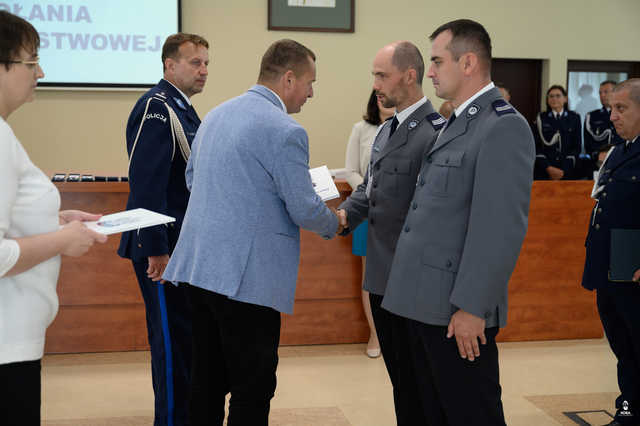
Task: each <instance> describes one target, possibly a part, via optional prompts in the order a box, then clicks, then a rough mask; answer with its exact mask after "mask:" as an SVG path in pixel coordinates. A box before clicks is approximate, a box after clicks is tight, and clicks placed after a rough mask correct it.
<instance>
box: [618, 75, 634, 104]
mask: <svg viewBox="0 0 640 426" xmlns="http://www.w3.org/2000/svg"><path fill="white" fill-rule="evenodd" d="M623 90H628V91H629V99H631V100H632V101H633V102H634V103H635V104H636V105H640V78H630V79H629V80H625V81H623V82H621V83H618V84H617V85H616V87H614V88H613V91H614V92H621V91H623Z"/></svg>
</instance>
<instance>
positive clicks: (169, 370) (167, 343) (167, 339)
mask: <svg viewBox="0 0 640 426" xmlns="http://www.w3.org/2000/svg"><path fill="white" fill-rule="evenodd" d="M157 287H158V301H159V302H160V318H161V321H162V338H163V341H164V351H165V356H166V359H165V361H166V362H165V367H166V371H165V375H166V381H167V425H168V426H173V405H174V404H173V357H172V352H171V335H170V333H169V317H168V314H167V301H166V299H165V295H164V284H158V286H157Z"/></svg>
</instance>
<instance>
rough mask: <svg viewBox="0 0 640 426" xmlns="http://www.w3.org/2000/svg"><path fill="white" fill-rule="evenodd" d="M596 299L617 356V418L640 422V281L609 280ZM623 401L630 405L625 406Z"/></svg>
mask: <svg viewBox="0 0 640 426" xmlns="http://www.w3.org/2000/svg"><path fill="white" fill-rule="evenodd" d="M597 303H598V312H599V313H600V320H601V321H602V326H603V327H604V332H605V334H606V336H607V340H609V345H610V346H611V350H612V351H613V353H614V354H615V356H616V358H617V359H618V386H619V387H620V395H619V396H618V398H617V399H616V408H617V409H618V414H617V416H616V419H617V420H619V421H620V423H622V424H625V425H626V424H633V425H640V419H639V418H638V416H639V413H638V410H639V408H638V407H640V284H637V283H629V284H626V283H624V284H623V283H609V285H608V286H606V287H602V288H599V289H598V290H597ZM624 401H627V404H624ZM624 405H626V406H627V407H628V409H626V410H623V408H624ZM622 411H628V412H630V414H631V415H630V416H629V415H626V416H625V415H624V414H625V413H622Z"/></svg>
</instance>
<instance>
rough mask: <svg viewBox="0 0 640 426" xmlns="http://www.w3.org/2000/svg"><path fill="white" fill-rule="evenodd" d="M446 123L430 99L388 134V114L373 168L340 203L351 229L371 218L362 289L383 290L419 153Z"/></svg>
mask: <svg viewBox="0 0 640 426" xmlns="http://www.w3.org/2000/svg"><path fill="white" fill-rule="evenodd" d="M444 123H445V120H444V119H443V118H442V117H441V116H440V115H439V114H438V113H437V112H435V110H434V109H433V106H432V105H431V102H429V101H428V100H427V102H426V103H424V104H423V105H421V106H420V107H419V108H418V109H416V110H415V111H414V112H413V113H412V114H411V115H410V116H409V117H407V119H406V120H404V121H403V122H402V123H401V124H400V125H398V128H397V129H396V131H395V132H394V133H393V135H392V137H391V138H390V139H389V131H390V126H391V120H387V121H386V122H385V123H384V124H383V125H382V128H381V129H380V131H379V132H378V134H377V136H376V139H375V141H374V143H373V147H372V150H371V161H370V163H369V170H370V171H371V173H369V172H367V174H366V175H365V179H364V182H362V184H360V185H359V186H358V188H356V190H355V191H354V192H353V193H352V194H351V196H350V197H349V198H347V200H346V201H344V202H343V203H342V204H341V205H340V207H339V208H340V209H344V210H346V212H347V217H348V220H349V226H350V228H349V229H350V230H353V229H355V228H356V227H357V226H358V225H359V224H360V223H361V222H362V221H363V220H366V219H367V218H368V219H369V231H368V234H367V259H368V260H367V263H366V271H365V279H364V289H365V290H367V291H369V292H371V293H374V294H378V295H383V294H384V291H385V288H386V283H387V277H388V276H389V270H390V268H391V261H392V259H393V252H394V250H395V246H396V242H397V240H398V235H399V234H400V229H401V228H402V224H403V222H404V219H405V217H406V215H407V210H408V209H409V203H410V201H411V197H412V196H413V191H414V189H415V185H416V178H417V176H418V172H419V171H420V165H421V163H422V156H423V154H424V153H425V151H426V149H428V148H430V147H431V146H432V145H433V143H434V142H435V138H436V137H437V134H438V131H439V130H440V129H441V127H442V126H443V125H444ZM369 175H371V177H370V176H369ZM370 178H371V183H370V193H369V197H367V193H366V192H367V191H366V188H367V185H368V184H369V179H370ZM347 232H348V231H347ZM347 232H345V234H346V233H347Z"/></svg>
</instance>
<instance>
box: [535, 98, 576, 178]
mask: <svg viewBox="0 0 640 426" xmlns="http://www.w3.org/2000/svg"><path fill="white" fill-rule="evenodd" d="M539 117H540V124H541V125H540V126H538V121H537V120H536V121H535V122H534V123H533V135H534V137H535V141H536V173H537V174H540V173H539V171H540V172H542V173H544V175H546V176H548V175H547V174H546V171H545V169H546V168H547V167H548V166H553V167H557V168H559V169H562V170H563V171H564V177H565V179H568V178H571V177H573V174H574V170H575V168H576V165H577V164H578V160H579V156H580V150H581V149H582V135H581V133H580V115H579V114H577V113H575V112H573V111H567V110H564V111H563V112H562V115H561V116H560V118H559V119H556V118H555V117H554V116H553V112H551V111H544V112H541V113H540V115H539ZM557 133H559V134H560V140H558V141H557V142H556V143H554V144H553V145H547V144H545V143H544V142H543V139H544V140H546V141H547V142H551V141H552V139H553V137H554V135H555V134H557ZM537 177H543V176H537Z"/></svg>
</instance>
